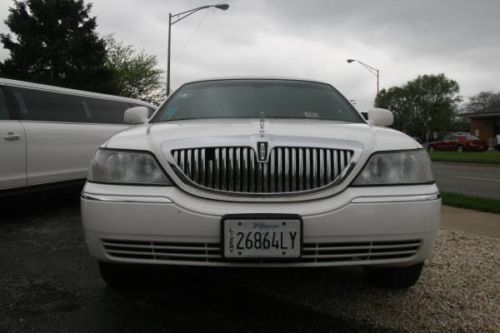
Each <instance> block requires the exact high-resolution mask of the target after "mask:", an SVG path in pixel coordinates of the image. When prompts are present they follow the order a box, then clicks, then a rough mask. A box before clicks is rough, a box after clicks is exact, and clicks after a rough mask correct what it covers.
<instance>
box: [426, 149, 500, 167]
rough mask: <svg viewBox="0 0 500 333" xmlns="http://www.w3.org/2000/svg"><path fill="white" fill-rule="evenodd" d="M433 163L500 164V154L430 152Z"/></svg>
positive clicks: (491, 152) (486, 152)
mask: <svg viewBox="0 0 500 333" xmlns="http://www.w3.org/2000/svg"><path fill="white" fill-rule="evenodd" d="M429 156H430V158H431V160H433V161H442V162H457V163H481V164H500V152H496V151H485V152H457V151H430V152H429Z"/></svg>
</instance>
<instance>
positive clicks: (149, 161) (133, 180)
mask: <svg viewBox="0 0 500 333" xmlns="http://www.w3.org/2000/svg"><path fill="white" fill-rule="evenodd" d="M88 180H89V181H91V182H100V183H113V184H152V185H172V182H171V181H170V180H169V179H168V177H167V176H166V175H165V173H164V172H163V170H162V169H161V168H160V166H159V165H158V163H157V162H156V159H155V158H154V157H153V155H151V154H148V153H143V152H130V151H119V150H108V149H99V150H98V151H97V152H96V154H95V156H94V160H93V161H92V163H91V165H90V171H89V177H88Z"/></svg>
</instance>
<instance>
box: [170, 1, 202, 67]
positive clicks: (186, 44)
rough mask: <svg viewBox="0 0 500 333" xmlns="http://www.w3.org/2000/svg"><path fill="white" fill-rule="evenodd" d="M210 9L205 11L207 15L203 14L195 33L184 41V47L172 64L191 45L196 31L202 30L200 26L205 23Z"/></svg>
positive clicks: (173, 62) (194, 31)
mask: <svg viewBox="0 0 500 333" xmlns="http://www.w3.org/2000/svg"><path fill="white" fill-rule="evenodd" d="M208 13H209V11H208V10H207V11H206V12H205V15H203V18H202V19H201V20H200V22H199V23H198V25H197V26H196V28H195V29H194V30H193V33H192V34H191V36H190V37H189V38H188V40H187V41H186V42H185V43H184V45H183V46H182V48H181V49H180V50H179V51H177V53H176V54H175V55H174V57H173V59H172V64H175V63H176V61H177V59H178V58H179V56H180V55H181V54H182V52H184V50H185V49H186V47H187V46H188V45H189V43H191V41H192V40H193V38H194V37H195V35H196V33H197V32H198V30H200V27H201V25H202V24H203V22H204V21H205V18H206V17H207V15H208Z"/></svg>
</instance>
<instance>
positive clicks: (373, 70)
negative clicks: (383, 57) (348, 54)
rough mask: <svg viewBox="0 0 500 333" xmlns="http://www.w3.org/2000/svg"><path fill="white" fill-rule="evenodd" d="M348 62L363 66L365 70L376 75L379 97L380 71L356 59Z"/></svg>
mask: <svg viewBox="0 0 500 333" xmlns="http://www.w3.org/2000/svg"><path fill="white" fill-rule="evenodd" d="M347 62H348V63H349V64H350V63H352V62H357V63H359V64H360V65H361V66H363V67H364V68H366V69H367V70H368V71H369V72H370V73H372V74H373V75H375V76H376V77H377V95H378V92H379V85H380V71H379V70H378V69H376V68H375V67H372V66H370V65H368V64H365V63H364V62H362V61H359V60H356V59H347Z"/></svg>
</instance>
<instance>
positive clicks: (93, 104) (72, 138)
mask: <svg viewBox="0 0 500 333" xmlns="http://www.w3.org/2000/svg"><path fill="white" fill-rule="evenodd" d="M11 90H12V91H13V94H14V96H15V99H16V100H17V102H18V104H19V109H20V118H21V121H22V124H23V127H24V129H25V131H26V141H27V150H26V155H27V162H26V164H27V169H26V171H27V182H28V185H37V184H46V183H55V182H65V181H73V180H84V179H85V178H86V177H87V171H88V167H89V165H90V161H91V159H92V157H93V155H94V153H95V151H96V150H97V148H99V146H100V145H101V144H102V143H104V142H105V141H106V140H107V139H108V138H109V137H110V136H111V135H113V134H114V133H116V132H118V131H120V130H123V129H125V128H127V125H124V124H123V113H124V112H125V109H126V108H127V107H128V106H127V105H126V104H125V103H119V104H123V105H119V107H120V108H121V109H120V110H118V111H119V113H120V114H118V115H116V117H115V118H113V117H112V116H113V111H114V109H113V107H114V106H115V104H116V103H117V102H116V101H107V100H103V99H95V98H88V97H85V96H79V95H69V94H61V93H56V92H48V91H39V90H32V89H24V88H12V89H11ZM106 122H107V123H106ZM111 122H115V123H111ZM116 122H121V123H122V124H118V123H116Z"/></svg>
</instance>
